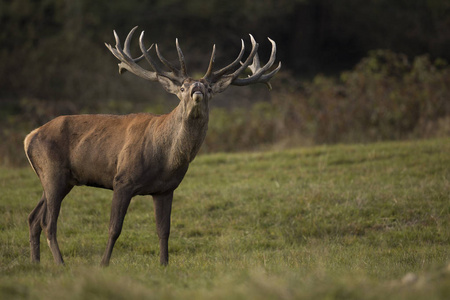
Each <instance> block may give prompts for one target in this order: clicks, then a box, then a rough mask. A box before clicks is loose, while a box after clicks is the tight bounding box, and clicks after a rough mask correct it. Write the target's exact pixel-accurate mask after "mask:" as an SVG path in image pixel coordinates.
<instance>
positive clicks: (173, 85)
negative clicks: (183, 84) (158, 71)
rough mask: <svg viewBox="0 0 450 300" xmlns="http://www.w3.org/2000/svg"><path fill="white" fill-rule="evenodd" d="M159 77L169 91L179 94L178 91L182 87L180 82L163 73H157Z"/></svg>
mask: <svg viewBox="0 0 450 300" xmlns="http://www.w3.org/2000/svg"><path fill="white" fill-rule="evenodd" d="M157 78H158V81H159V83H160V84H161V85H162V87H163V88H164V89H165V90H166V91H167V92H168V93H171V94H175V95H176V94H178V91H179V89H180V84H179V83H178V82H174V81H172V80H171V79H169V78H167V77H165V76H161V75H157Z"/></svg>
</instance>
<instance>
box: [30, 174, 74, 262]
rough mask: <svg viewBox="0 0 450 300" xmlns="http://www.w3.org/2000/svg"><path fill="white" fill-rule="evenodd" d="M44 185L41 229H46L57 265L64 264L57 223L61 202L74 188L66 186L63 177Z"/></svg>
mask: <svg viewBox="0 0 450 300" xmlns="http://www.w3.org/2000/svg"><path fill="white" fill-rule="evenodd" d="M52 178H56V177H52ZM47 182H50V183H47ZM42 185H43V187H44V196H43V199H42V200H44V201H43V202H44V203H43V204H42V208H41V212H42V213H41V227H42V229H44V233H45V235H46V236H47V243H48V246H49V247H50V250H51V252H52V255H53V259H54V260H55V263H57V264H64V260H63V258H62V255H61V251H60V250H59V245H58V241H57V239H56V231H57V221H58V216H59V211H60V209H61V202H62V200H63V199H64V197H65V196H66V195H67V194H68V193H69V192H70V191H71V190H72V187H73V186H71V185H68V184H66V182H65V180H64V178H61V177H60V178H58V179H56V180H54V181H42ZM42 200H41V201H42ZM38 205H39V204H38Z"/></svg>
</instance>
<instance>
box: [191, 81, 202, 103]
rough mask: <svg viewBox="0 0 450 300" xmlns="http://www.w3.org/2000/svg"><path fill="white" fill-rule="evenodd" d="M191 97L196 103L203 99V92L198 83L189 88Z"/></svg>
mask: <svg viewBox="0 0 450 300" xmlns="http://www.w3.org/2000/svg"><path fill="white" fill-rule="evenodd" d="M191 97H192V99H194V101H195V102H196V103H198V102H200V101H202V100H203V97H204V94H203V89H202V87H201V86H200V85H195V86H194V87H193V88H192V90H191Z"/></svg>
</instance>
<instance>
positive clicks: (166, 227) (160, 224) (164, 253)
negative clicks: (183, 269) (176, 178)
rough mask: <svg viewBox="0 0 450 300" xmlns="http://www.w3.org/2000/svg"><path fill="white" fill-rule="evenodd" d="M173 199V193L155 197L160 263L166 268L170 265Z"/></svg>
mask: <svg viewBox="0 0 450 300" xmlns="http://www.w3.org/2000/svg"><path fill="white" fill-rule="evenodd" d="M172 199H173V192H170V193H168V194H164V195H156V196H153V204H154V208H155V219H156V231H157V233H158V238H159V262H160V263H161V265H163V266H166V265H167V264H168V263H169V235H170V214H171V211H172Z"/></svg>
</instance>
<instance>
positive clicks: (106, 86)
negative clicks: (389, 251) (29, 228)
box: [0, 0, 450, 166]
mask: <svg viewBox="0 0 450 300" xmlns="http://www.w3.org/2000/svg"><path fill="white" fill-rule="evenodd" d="M0 1H1V2H0V3H1V4H0V141H3V142H0V165H13V166H14V165H23V164H25V163H26V159H25V155H24V154H23V151H22V148H23V139H24V137H25V135H26V134H27V133H28V132H29V131H30V130H32V129H33V128H36V127H37V126H40V125H42V124H44V123H45V122H47V121H49V120H50V119H52V118H54V117H56V116H58V115H62V114H79V113H114V114H125V113H132V112H152V113H167V112H168V111H170V110H171V109H172V108H173V107H174V106H175V105H176V103H177V102H178V100H177V98H176V97H174V96H173V95H169V94H167V93H166V92H165V91H164V90H163V89H162V88H160V87H159V86H158V84H157V83H149V82H147V81H145V80H142V79H139V78H137V77H136V76H133V75H132V74H124V75H123V76H119V75H118V68H117V62H118V61H117V60H116V59H115V58H114V57H113V55H111V53H109V51H108V50H107V49H106V47H105V46H104V42H107V43H110V44H113V45H114V44H115V41H114V37H113V34H112V30H113V29H115V30H116V31H117V33H118V35H119V36H120V37H121V39H122V42H123V40H124V39H125V37H126V35H127V33H128V32H129V30H130V29H131V28H133V27H134V26H136V25H138V26H139V32H140V30H145V39H144V40H145V43H146V45H147V46H149V45H150V44H151V43H158V45H159V47H160V49H161V52H162V53H163V55H164V56H165V57H166V58H168V59H169V60H171V61H173V62H174V63H175V64H176V63H177V54H176V49H175V38H179V41H180V44H181V48H182V49H183V52H184V54H185V57H186V62H187V67H188V72H189V73H190V75H191V76H193V77H201V76H202V75H203V74H204V72H205V71H206V67H207V64H208V62H209V57H210V52H211V48H212V45H213V44H216V49H217V51H216V66H217V68H220V67H223V66H224V65H225V64H228V63H230V62H231V61H233V60H234V59H235V57H236V56H237V54H238V52H239V50H240V47H241V45H240V39H241V38H242V39H244V41H245V42H246V45H247V48H250V43H249V37H248V33H252V34H253V35H254V36H255V38H256V40H257V41H258V42H259V43H260V47H259V51H258V52H259V53H260V56H261V60H263V61H266V60H267V58H268V56H269V52H270V43H269V42H268V41H267V40H266V37H268V36H269V37H271V38H272V39H274V40H275V41H276V43H277V61H278V60H281V62H282V64H283V67H282V70H281V72H280V73H279V74H277V76H275V78H274V79H273V82H272V83H273V90H272V92H271V93H268V92H267V89H266V88H265V87H264V86H263V85H261V86H251V87H245V88H240V87H231V88H230V89H229V90H227V92H226V93H224V94H221V95H217V97H215V99H214V104H213V105H212V111H211V118H210V123H209V127H210V129H209V133H208V136H207V138H206V141H205V143H204V145H203V147H202V151H205V152H215V151H242V150H254V149H263V148H270V147H290V146H297V145H311V144H322V143H342V142H344V143H347V142H348V143H353V142H372V141H379V140H392V139H410V138H430V137H442V136H447V137H448V136H450V101H449V99H450V81H449V80H450V66H449V64H448V63H447V62H448V61H450V1H449V0H367V1H361V0H258V1H256V0H255V1H253V0H252V1H250V0H227V1H223V0H208V1H201V0H190V1H186V0H184V1H182V0H152V1H142V0H127V1H110V0H108V1H106V0H96V1H87V0H64V1H63V0H40V1H38V0H0ZM138 36H139V34H136V36H135V37H134V40H133V42H132V49H131V50H132V52H134V53H135V54H136V56H137V55H138V53H139V52H140V51H139V49H138ZM247 50H248V49H247ZM154 54H155V53H154V52H153V53H152V55H154ZM143 66H144V67H145V68H148V66H146V64H145V63H143Z"/></svg>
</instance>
